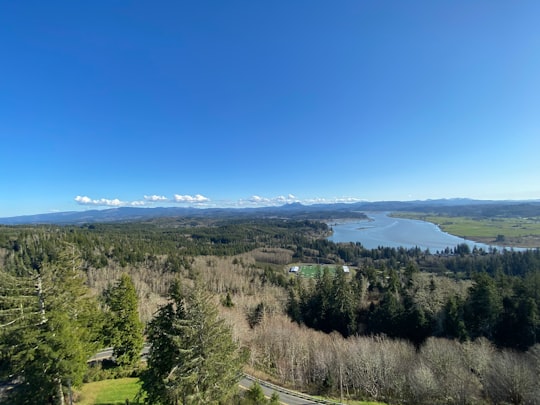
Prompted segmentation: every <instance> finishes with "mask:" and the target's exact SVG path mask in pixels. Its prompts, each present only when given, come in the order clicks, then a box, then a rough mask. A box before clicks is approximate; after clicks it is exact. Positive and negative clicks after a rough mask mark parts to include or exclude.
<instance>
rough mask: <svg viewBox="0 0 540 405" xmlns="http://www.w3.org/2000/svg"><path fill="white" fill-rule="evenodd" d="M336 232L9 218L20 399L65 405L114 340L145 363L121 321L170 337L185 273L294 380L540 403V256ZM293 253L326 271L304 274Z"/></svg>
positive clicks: (6, 313)
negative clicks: (162, 321)
mask: <svg viewBox="0 0 540 405" xmlns="http://www.w3.org/2000/svg"><path fill="white" fill-rule="evenodd" d="M328 234H329V228H328V226H327V225H326V224H324V223H321V222H317V221H311V220H287V219H254V218H241V219H225V220H211V219H207V218H206V219H201V218H176V219H159V220H153V221H147V222H144V223H143V222H139V223H124V224H118V223H110V224H87V225H81V226H5V227H0V280H1V284H0V290H1V295H0V328H1V329H0V345H1V358H0V361H1V365H2V367H1V375H0V378H2V379H3V380H4V381H6V382H8V383H9V387H11V388H12V389H10V390H8V391H7V392H9V393H10V394H9V395H10V396H9V401H12V402H10V403H15V401H19V403H25V402H24V400H25V398H28V397H30V396H32V395H34V396H35V395H46V396H49V397H50V401H55V400H56V399H59V398H60V397H62V395H61V394H60V393H61V392H62V390H63V392H64V393H65V392H67V386H68V382H69V384H70V385H73V386H74V387H77V386H78V385H80V383H81V382H82V381H83V380H88V378H90V377H89V373H88V369H87V366H86V359H87V358H88V357H89V356H90V355H91V354H92V353H93V352H95V350H96V349H97V348H98V347H100V346H102V347H104V346H105V345H113V346H114V347H116V348H117V354H118V359H119V360H118V361H119V364H120V363H121V362H124V363H125V364H124V365H123V366H122V367H125V366H126V365H129V364H132V363H133V361H134V358H135V357H136V356H135V357H134V355H133V353H134V352H133V350H132V351H130V348H134V347H135V348H137V347H140V341H137V340H136V339H135V340H134V341H126V340H125V339H124V340H123V339H121V336H122V335H123V333H122V331H126V330H132V331H135V332H133V333H132V334H133V335H138V334H139V333H140V332H137V331H138V330H139V331H140V330H141V326H140V325H139V324H138V323H137V322H138V320H137V319H136V318H137V316H135V319H134V318H133V314H134V313H135V312H138V317H139V318H140V320H141V321H142V322H143V323H144V324H148V323H149V322H151V321H152V320H153V319H154V321H152V322H153V323H151V324H150V325H154V326H153V328H154V329H153V330H154V331H155V327H156V325H158V324H157V323H156V322H157V321H156V320H155V319H156V318H154V316H155V315H156V311H157V310H158V309H159V308H161V311H162V312H161V313H162V314H163V310H164V308H167V306H164V305H166V304H167V302H169V303H171V302H172V303H174V302H175V301H174V300H175V299H177V300H178V299H180V298H178V297H179V296H178V295H174V292H173V293H172V295H171V286H174V285H175V282H176V281H179V282H181V283H182V285H184V286H185V288H186V289H187V290H185V291H186V292H183V293H182V295H181V296H180V297H183V298H181V299H180V301H178V303H183V302H187V301H184V300H188V301H189V300H199V301H194V302H204V305H203V304H201V305H203V307H201V308H206V306H207V305H213V306H216V307H217V308H218V309H219V312H220V314H221V317H223V318H224V319H225V320H226V324H227V325H228V327H230V329H231V333H232V337H233V338H234V342H236V344H238V345H239V346H240V347H242V348H243V353H244V354H243V356H242V358H243V359H244V360H245V364H246V367H248V368H249V369H250V370H251V372H259V373H263V375H265V376H266V377H267V378H268V377H270V378H273V379H275V380H276V381H278V382H280V383H281V384H285V385H288V386H291V387H293V388H296V389H301V390H304V391H308V392H312V393H319V394H324V395H334V396H347V397H351V398H363V399H377V400H383V401H386V402H389V403H415V404H416V403H426V404H433V403H502V402H509V403H537V398H540V395H538V394H540V386H539V383H538V380H537V378H536V376H537V375H538V373H539V371H540V345H539V344H538V343H537V342H538V336H540V316H539V314H540V251H539V250H529V251H525V252H514V251H496V250H493V251H489V252H487V251H483V250H478V249H474V250H472V251H471V250H470V248H469V247H468V246H467V245H459V246H457V247H451V248H449V249H447V250H446V251H444V252H440V253H439V254H430V253H429V252H425V251H421V250H419V249H403V248H400V249H394V248H379V249H373V250H367V249H364V248H363V247H362V246H361V245H360V244H353V243H347V244H335V243H332V242H329V241H328V240H326V239H325V237H326V236H328ZM292 263H318V264H319V265H320V271H319V273H318V275H317V276H316V277H315V278H304V277H301V276H297V275H294V274H289V273H288V268H289V266H290V265H291V264H292ZM327 265H348V266H349V267H350V268H351V269H352V271H351V273H344V272H343V271H341V270H340V269H341V267H340V266H337V267H336V266H333V267H330V266H327ZM331 268H333V269H335V268H337V269H338V270H337V271H330V270H329V269H331ZM190 289H192V291H199V292H198V293H197V294H199V295H197V294H194V293H193V294H192V293H191V292H189V291H191V290H190ZM203 292H204V294H207V293H210V294H211V295H212V297H213V298H211V299H209V301H208V303H206V302H207V301H204V300H206V298H205V299H204V300H203V301H201V300H202V298H197V297H203V295H204V294H203ZM200 294H203V295H200ZM126 297H131V298H129V299H127V298H126ZM175 297H177V298H175ZM190 297H191V298H190ZM171 299H172V301H171ZM128 303H131V304H129V305H130V307H129V308H131V309H130V310H129V311H128V307H127V304H128ZM169 305H171V304H169ZM175 305H176V304H175ZM178 305H180V304H178ZM181 305H183V304H181ZM193 305H194V304H193ZM197 305H198V304H197ZM170 308H173V307H170ZM174 308H177V306H175V307H174ZM186 308H190V306H189V305H188V306H187V307H186ZM193 308H195V307H193ZM201 310H202V309H201ZM208 310H209V309H208ZM126 311H127V312H126ZM133 311H135V312H133ZM204 311H207V310H206V309H204ZM122 314H126V315H122ZM186 314H187V312H186ZM186 316H187V315H186ZM158 319H159V318H158ZM187 320H188V318H186V322H187ZM138 325H139V326H138ZM128 328H129V329H128ZM151 330H152V329H151ZM201 333H202V332H201ZM223 333H225V334H226V333H228V332H226V331H225V332H223ZM158 335H159V334H158ZM158 335H156V336H158ZM186 342H188V340H186ZM186 344H188V343H186ZM136 350H138V349H136ZM136 350H135V353H136ZM182 350H183V349H182ZM223 350H225V349H223ZM227 350H229V349H227ZM229 355H230V356H233V354H232V352H230V354H229ZM43 364H50V366H46V367H45V368H43ZM156 375H159V374H156ZM175 378H177V379H178V381H181V378H182V376H181V375H179V376H178V377H175ZM171 381H172V380H171ZM36 386H39V387H40V389H41V390H42V391H38V392H36V391H35V389H34V388H35V387H36ZM32 387H34V388H32ZM171 392H174V393H175V394H174V395H180V392H179V391H174V390H173V391H171ZM4 395H7V394H4ZM193 395H195V394H193ZM227 395H229V394H227ZM55 398H56V399H55ZM228 398H229V399H228V401H230V403H234V401H235V399H234V398H235V397H234V396H232V397H231V396H229V397H228ZM535 401H536V402H535ZM44 403H46V402H44Z"/></svg>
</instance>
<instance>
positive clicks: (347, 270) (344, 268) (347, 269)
mask: <svg viewBox="0 0 540 405" xmlns="http://www.w3.org/2000/svg"><path fill="white" fill-rule="evenodd" d="M350 272H351V270H350V269H349V266H343V273H350Z"/></svg>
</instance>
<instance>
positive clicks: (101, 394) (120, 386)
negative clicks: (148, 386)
mask: <svg viewBox="0 0 540 405" xmlns="http://www.w3.org/2000/svg"><path fill="white" fill-rule="evenodd" d="M140 388H141V382H140V381H139V379H138V378H118V379H115V380H103V381H96V382H91V383H87V384H84V385H83V387H82V389H81V392H80V395H79V400H78V401H76V402H75V403H76V404H80V405H112V404H125V403H126V399H128V400H129V403H130V404H137V403H138V402H135V398H136V396H137V394H138V392H139V389H140Z"/></svg>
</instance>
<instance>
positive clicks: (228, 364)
mask: <svg viewBox="0 0 540 405" xmlns="http://www.w3.org/2000/svg"><path fill="white" fill-rule="evenodd" d="M169 297H170V302H169V303H168V304H166V305H165V306H163V307H161V309H160V310H159V311H158V313H157V315H156V317H155V318H154V319H153V320H152V321H151V322H150V325H149V332H148V340H149V343H150V344H151V349H150V353H149V356H148V368H147V370H146V371H145V372H144V373H143V375H142V377H141V378H142V381H143V389H144V390H145V391H146V392H147V403H150V404H162V405H169V404H170V405H177V404H183V405H187V404H213V403H218V402H219V401H220V400H223V399H224V398H227V397H229V396H230V394H231V393H232V391H233V390H234V389H235V388H236V384H237V382H238V379H239V376H240V370H241V362H240V359H239V355H238V350H237V347H236V344H235V343H234V341H233V339H232V334H231V330H230V328H229V327H228V326H227V325H226V324H225V323H224V321H223V320H222V319H220V318H219V317H218V312H217V309H216V307H215V306H214V304H213V303H212V301H211V297H210V296H209V295H208V294H207V293H205V292H204V291H203V290H202V288H201V287H200V286H198V285H196V286H195V288H193V289H191V290H187V289H185V288H183V287H182V286H181V285H180V284H179V282H176V283H174V284H173V286H172V287H171V290H170V294H169Z"/></svg>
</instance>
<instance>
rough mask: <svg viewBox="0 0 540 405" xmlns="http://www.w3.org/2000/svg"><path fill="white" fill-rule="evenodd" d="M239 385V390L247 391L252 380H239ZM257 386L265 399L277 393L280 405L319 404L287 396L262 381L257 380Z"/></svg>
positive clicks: (281, 390)
mask: <svg viewBox="0 0 540 405" xmlns="http://www.w3.org/2000/svg"><path fill="white" fill-rule="evenodd" d="M238 384H239V385H240V387H241V388H245V389H248V388H249V387H251V385H252V384H253V380H251V379H249V378H246V377H244V378H242V379H241V380H240V382H239V383H238ZM259 384H260V386H261V388H262V390H263V392H264V395H266V396H267V397H271V396H272V394H273V393H274V392H275V391H277V393H278V394H279V402H281V403H282V404H285V405H312V404H320V402H314V401H310V400H308V399H304V398H299V397H296V396H293V395H291V394H288V393H286V392H283V391H284V389H274V388H270V387H268V386H267V384H266V383H265V382H263V381H260V380H259Z"/></svg>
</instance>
